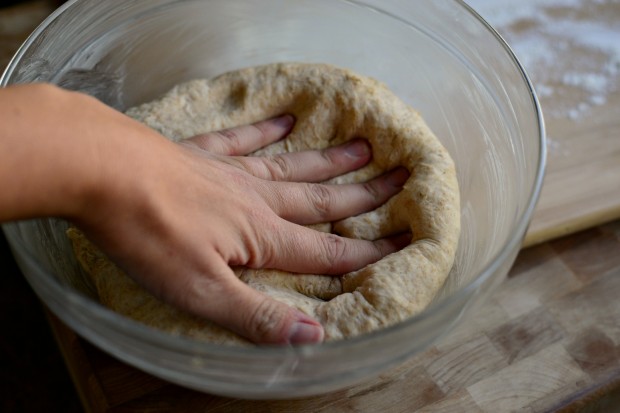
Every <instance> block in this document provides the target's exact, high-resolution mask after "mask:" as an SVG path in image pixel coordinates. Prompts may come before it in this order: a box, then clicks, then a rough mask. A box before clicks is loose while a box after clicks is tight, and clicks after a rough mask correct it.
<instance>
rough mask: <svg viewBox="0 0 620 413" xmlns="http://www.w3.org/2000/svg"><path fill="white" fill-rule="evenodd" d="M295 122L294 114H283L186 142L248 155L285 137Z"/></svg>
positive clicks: (227, 152)
mask: <svg viewBox="0 0 620 413" xmlns="http://www.w3.org/2000/svg"><path fill="white" fill-rule="evenodd" d="M294 123H295V118H293V116H291V115H283V116H279V117H276V118H273V119H268V120H265V121H261V122H257V123H254V124H252V125H245V126H239V127H236V128H231V129H224V130H221V131H218V132H209V133H205V134H203V135H196V136H194V137H192V138H189V139H187V140H185V141H184V142H186V143H191V144H193V145H195V146H197V147H199V148H201V149H204V150H207V151H209V152H212V153H216V154H219V155H246V154H248V153H251V152H253V151H255V150H257V149H260V148H262V147H263V146H266V145H269V144H270V143H273V142H276V141H278V140H280V139H282V138H284V137H285V136H286V135H287V134H288V133H289V132H290V131H291V129H292V127H293V124H294Z"/></svg>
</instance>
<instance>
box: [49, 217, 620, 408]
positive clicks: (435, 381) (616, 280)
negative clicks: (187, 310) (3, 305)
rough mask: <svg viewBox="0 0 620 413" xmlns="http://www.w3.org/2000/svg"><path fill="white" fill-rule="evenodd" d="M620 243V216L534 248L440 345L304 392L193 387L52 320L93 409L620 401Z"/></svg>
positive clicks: (595, 404)
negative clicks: (325, 389)
mask: <svg viewBox="0 0 620 413" xmlns="http://www.w3.org/2000/svg"><path fill="white" fill-rule="evenodd" d="M619 251H620V221H615V222H613V223H610V224H606V225H602V226H599V227H596V228H593V229H589V230H586V231H583V232H580V233H577V234H574V235H571V236H568V237H564V238H560V239H558V240H555V241H552V242H547V243H543V244H540V245H537V246H535V247H531V248H528V249H525V250H523V251H522V252H521V253H520V255H519V257H518V258H517V261H516V263H515V265H514V267H513V269H512V271H511V272H510V275H509V276H508V278H507V279H506V280H505V282H503V284H502V285H501V286H500V287H499V288H498V289H497V290H496V291H495V292H494V293H493V295H492V296H491V297H490V299H489V300H488V301H487V302H486V303H485V304H484V305H483V306H481V307H480V308H479V309H478V310H476V311H475V313H474V314H473V316H472V317H471V318H470V319H469V321H468V322H466V323H464V324H462V325H460V326H459V327H458V329H457V330H455V331H453V332H452V333H451V334H450V335H449V336H447V337H444V338H443V339H442V340H440V341H439V342H438V343H436V344H435V345H434V346H433V347H431V348H430V349H428V350H427V351H425V352H423V353H421V354H419V355H417V356H416V357H415V358H413V359H412V360H409V361H408V362H406V363H404V364H403V365H401V366H399V367H397V368H395V369H393V370H391V371H388V372H386V373H384V374H382V375H381V376H380V377H378V378H376V379H374V380H370V381H368V382H365V383H362V384H360V385H357V386H354V387H351V388H348V389H345V390H342V391H337V392H334V393H331V394H326V395H323V396H318V397H309V398H304V399H299V400H279V401H248V400H236V399H229V398H224V397H218V396H212V395H208V394H203V393H199V392H196V391H192V390H188V389H185V388H182V387H179V386H176V385H173V384H168V383H166V382H164V381H162V380H160V379H157V378H154V377H152V376H150V375H148V374H146V373H142V372H141V371H138V370H137V369H134V368H133V367H129V366H127V365H125V364H123V363H121V362H119V361H117V360H115V359H113V358H112V357H111V356H108V355H107V354H104V353H103V352H101V351H99V350H97V349H96V348H94V347H93V346H92V345H90V344H88V343H86V342H85V341H84V340H82V339H80V338H78V337H77V336H76V335H75V334H74V333H73V332H72V331H71V330H69V329H67V328H66V327H64V325H62V323H60V322H59V321H58V320H57V319H55V318H52V326H53V328H54V330H55V331H56V333H57V338H58V340H59V343H60V348H61V349H62V350H63V352H64V355H65V359H66V360H67V363H68V366H69V370H70V371H71V372H72V374H73V376H74V382H75V383H76V386H77V388H78V391H79V393H80V394H81V395H82V398H83V400H84V404H85V406H86V407H87V410H88V411H90V412H97V413H98V412H115V413H116V412H138V411H149V412H151V413H164V412H169V413H172V412H186V411H191V412H269V413H281V412H300V413H306V412H349V413H350V412H378V411H387V412H401V411H402V412H412V411H421V412H468V413H471V412H494V413H495V412H508V411H519V412H547V411H564V412H611V411H614V410H612V408H617V409H618V410H617V411H620V322H619V320H620V300H619V299H618V297H620V254H618V252H619Z"/></svg>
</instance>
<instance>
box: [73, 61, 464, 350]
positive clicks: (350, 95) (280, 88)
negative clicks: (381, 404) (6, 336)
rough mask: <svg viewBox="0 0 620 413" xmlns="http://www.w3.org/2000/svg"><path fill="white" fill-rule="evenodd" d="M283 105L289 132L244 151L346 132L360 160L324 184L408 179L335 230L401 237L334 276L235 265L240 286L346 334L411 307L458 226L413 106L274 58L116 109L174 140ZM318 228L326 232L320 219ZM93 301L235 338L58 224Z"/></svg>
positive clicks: (372, 84) (196, 332)
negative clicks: (358, 141) (391, 175)
mask: <svg viewBox="0 0 620 413" xmlns="http://www.w3.org/2000/svg"><path fill="white" fill-rule="evenodd" d="M284 113H290V114H293V115H294V116H295V117H296V119H297V121H296V124H295V126H294V128H293V130H292V132H291V133H290V135H289V136H288V137H287V138H286V139H284V140H282V141H280V142H277V143H275V144H272V145H270V146H268V147H266V148H263V149H261V150H259V151H257V152H256V153H254V155H257V156H258V155H272V154H276V153H280V152H293V151H301V150H305V149H309V148H314V149H319V148H325V147H328V146H333V145H338V144H341V143H343V142H345V141H347V140H349V139H352V138H354V137H364V138H366V139H368V141H369V142H370V144H371V146H372V152H373V159H372V162H371V163H370V164H369V165H367V166H365V167H364V168H362V169H360V170H357V171H354V172H351V173H348V174H345V175H343V176H340V177H338V178H335V179H332V180H330V181H328V182H332V183H349V182H362V181H367V180H369V179H371V178H373V177H375V176H378V175H379V174H381V173H383V172H384V171H387V170H391V169H393V168H395V167H397V166H399V165H402V166H404V167H406V168H407V169H408V170H409V171H410V173H411V176H410V177H409V179H408V181H407V182H406V183H405V185H404V188H403V190H402V191H401V192H400V193H399V194H398V195H396V196H394V197H392V198H391V199H390V200H389V201H388V202H387V203H386V204H384V205H382V206H381V207H379V208H377V209H376V210H374V211H371V212H368V213H364V214H361V215H359V216H355V217H351V218H347V219H345V220H343V221H341V222H339V223H338V224H336V225H337V230H338V232H339V233H340V234H342V235H344V236H348V237H355V238H362V239H368V240H373V239H377V238H380V237H383V236H386V235H388V234H391V233H393V232H395V231H398V230H402V229H404V228H407V227H409V228H410V230H411V233H412V234H413V236H412V240H411V244H410V245H408V246H407V247H406V248H404V249H403V250H401V251H399V252H396V253H393V254H391V255H388V256H386V257H384V258H383V259H381V260H380V261H378V262H376V263H374V264H370V265H368V266H366V267H365V268H362V269H360V270H358V271H354V272H351V273H348V274H346V275H343V276H341V277H334V276H323V275H312V274H306V275H300V274H290V273H285V272H282V271H276V270H252V269H248V268H237V269H235V271H236V274H237V275H238V276H239V277H240V278H241V279H242V280H243V281H245V282H247V283H248V284H249V285H251V286H253V287H254V288H256V289H258V290H260V291H263V292H264V293H266V294H268V295H270V296H272V297H274V298H276V299H277V300H280V301H282V302H284V303H287V304H289V305H291V306H294V307H297V308H299V309H300V310H302V311H304V312H306V313H307V314H309V315H310V316H312V317H315V318H316V319H317V320H318V321H320V322H321V324H322V325H323V327H324V328H325V338H326V340H336V339H342V338H348V337H352V336H356V335H359V334H362V333H367V332H370V331H374V330H377V329H381V328H385V327H387V326H390V325H393V324H395V323H398V322H400V321H402V320H404V319H406V318H408V317H411V316H412V315H414V314H417V313H419V312H420V311H422V310H423V309H424V308H425V307H426V306H427V305H428V304H429V302H430V301H431V300H432V299H433V297H434V296H435V294H436V293H437V291H438V290H439V289H440V287H441V286H442V285H443V283H444V281H445V279H446V277H447V275H448V273H449V271H450V269H451V267H452V264H453V260H454V256H455V252H456V247H457V242H458V237H459V232H460V207H459V192H458V184H457V179H456V173H455V168H454V163H453V161H452V159H451V158H450V156H449V154H448V152H447V151H446V150H445V149H444V148H443V146H442V145H441V144H440V142H439V140H438V139H437V138H436V137H435V136H434V135H433V133H432V132H431V131H430V129H429V128H428V127H427V125H426V124H425V122H424V121H423V119H422V118H421V117H420V115H419V114H418V113H417V112H416V111H415V110H413V109H412V108H410V107H409V106H407V105H406V104H405V103H404V102H402V101H401V100H400V99H399V98H398V97H397V96H396V95H394V94H393V93H392V92H391V91H389V90H388V89H387V87H385V86H384V85H383V84H381V83H379V82H377V81H376V80H373V79H370V78H367V77H362V76H360V75H357V74H355V73H352V72H351V71H349V70H345V69H341V68H337V67H333V66H329V65H324V64H301V63H278V64H270V65H265V66H259V67H252V68H247V69H242V70H239V71H235V72H230V73H226V74H223V75H221V76H219V77H216V78H214V79H210V80H194V81H190V82H187V83H184V84H180V85H178V86H176V87H175V88H173V89H172V90H171V91H169V92H168V93H167V94H165V95H164V96H163V97H162V98H161V99H158V100H155V101H153V102H150V103H145V104H143V105H140V106H137V107H134V108H131V109H129V110H128V111H127V114H128V115H129V116H131V117H133V118H135V119H137V120H139V121H140V122H143V123H145V124H146V125H148V126H150V127H151V128H153V129H155V130H157V131H159V132H160V133H161V134H163V135H164V136H166V137H168V138H169V139H172V140H175V141H178V140H181V139H185V138H188V137H191V136H194V135H197V134H201V133H205V132H208V131H214V130H220V129H224V128H230V127H234V126H238V125H244V124H249V123H253V122H257V121H259V120H263V119H267V118H270V117H273V116H277V115H280V114H284ZM322 229H323V230H331V224H326V225H325V226H324V228H322ZM68 235H69V237H70V238H71V239H72V241H73V244H74V250H75V252H76V256H77V257H78V259H79V261H80V263H81V264H82V266H83V267H84V268H85V270H86V272H87V273H88V274H89V275H90V277H91V278H92V280H93V281H94V283H95V286H96V288H97V291H98V293H99V298H100V300H101V302H102V303H103V304H105V305H107V306H109V307H110V308H112V309H114V310H115V311H117V312H119V313H121V314H124V315H126V316H128V317H132V318H134V319H136V320H139V321H141V322H143V323H145V324H148V325H150V326H153V327H156V328H159V329H162V330H166V331H169V332H172V333H175V334H183V335H188V336H191V337H195V338H200V339H205V340H208V341H212V342H216V343H232V342H236V343H243V342H245V341H244V340H243V339H241V338H239V337H238V336H236V335H235V334H233V333H231V332H229V331H227V330H225V329H223V328H220V327H218V326H216V325H214V324H213V323H210V322H208V321H206V320H203V319H200V318H198V317H195V316H191V315H188V314H186V313H184V312H182V311H180V310H177V309H175V308H173V307H171V306H169V305H167V304H164V303H162V302H160V301H158V300H157V299H156V298H154V297H153V296H151V295H150V294H149V293H148V292H146V291H145V290H143V289H142V288H141V287H140V286H138V285H137V284H136V283H134V282H133V281H132V280H131V279H129V278H128V277H127V276H126V275H124V274H123V273H122V271H121V270H119V269H118V268H117V267H116V266H115V265H114V264H113V263H111V262H110V261H109V260H108V259H107V258H106V257H105V255H103V254H102V253H101V252H100V251H99V250H97V248H96V247H95V246H94V245H92V244H91V243H90V242H88V240H87V239H86V238H85V237H84V236H83V234H82V233H81V232H80V231H79V230H77V229H74V228H73V229H71V230H69V232H68Z"/></svg>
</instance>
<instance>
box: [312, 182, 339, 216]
mask: <svg viewBox="0 0 620 413" xmlns="http://www.w3.org/2000/svg"><path fill="white" fill-rule="evenodd" d="M308 197H309V199H310V203H311V205H312V207H313V208H314V210H315V211H316V213H317V214H318V215H319V218H322V219H326V218H328V217H329V212H330V210H331V207H332V205H333V194H332V193H331V191H330V190H329V189H327V187H326V186H325V185H322V184H310V185H308Z"/></svg>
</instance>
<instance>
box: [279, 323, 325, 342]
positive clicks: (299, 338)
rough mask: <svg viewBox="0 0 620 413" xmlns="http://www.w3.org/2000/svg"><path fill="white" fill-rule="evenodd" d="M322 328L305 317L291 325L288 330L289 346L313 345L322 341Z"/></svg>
mask: <svg viewBox="0 0 620 413" xmlns="http://www.w3.org/2000/svg"><path fill="white" fill-rule="evenodd" d="M323 335H324V332H323V327H322V326H321V325H320V324H317V322H316V321H314V320H312V319H310V318H308V317H307V316H305V317H304V318H303V319H301V320H298V321H296V322H295V323H293V325H292V326H291V328H290V330H289V337H288V342H289V343H290V344H313V343H320V342H322V341H323Z"/></svg>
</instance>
